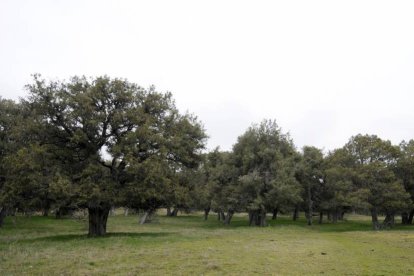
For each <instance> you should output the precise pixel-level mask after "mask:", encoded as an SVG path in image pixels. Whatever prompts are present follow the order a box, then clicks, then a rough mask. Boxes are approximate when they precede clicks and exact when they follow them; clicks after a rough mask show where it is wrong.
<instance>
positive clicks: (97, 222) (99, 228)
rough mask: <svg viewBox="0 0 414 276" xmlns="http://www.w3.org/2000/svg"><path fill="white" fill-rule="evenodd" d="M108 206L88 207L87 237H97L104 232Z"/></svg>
mask: <svg viewBox="0 0 414 276" xmlns="http://www.w3.org/2000/svg"><path fill="white" fill-rule="evenodd" d="M109 210H110V207H109V206H99V207H89V208H88V213H89V234H88V235H89V237H99V236H104V235H105V234H106V222H107V221H108V215H109Z"/></svg>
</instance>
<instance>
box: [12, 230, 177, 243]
mask: <svg viewBox="0 0 414 276" xmlns="http://www.w3.org/2000/svg"><path fill="white" fill-rule="evenodd" d="M172 234H175V233H173V232H141V233H136V232H114V233H107V234H106V235H105V236H101V237H89V236H88V235H87V234H66V235H53V236H46V237H38V238H32V239H24V240H20V242H23V243H33V242H68V241H80V240H90V241H93V240H98V239H109V238H114V237H121V238H122V237H123V238H125V237H126V238H135V239H139V238H146V237H148V238H160V237H167V236H170V235H172Z"/></svg>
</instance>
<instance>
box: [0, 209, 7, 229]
mask: <svg viewBox="0 0 414 276" xmlns="http://www.w3.org/2000/svg"><path fill="white" fill-rule="evenodd" d="M6 215H7V210H6V207H0V227H2V226H3V223H4V218H5V217H6Z"/></svg>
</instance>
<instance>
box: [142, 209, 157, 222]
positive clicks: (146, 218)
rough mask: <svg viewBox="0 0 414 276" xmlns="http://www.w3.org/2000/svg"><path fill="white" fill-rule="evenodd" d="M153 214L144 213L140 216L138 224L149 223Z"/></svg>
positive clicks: (148, 211) (151, 211) (151, 212)
mask: <svg viewBox="0 0 414 276" xmlns="http://www.w3.org/2000/svg"><path fill="white" fill-rule="evenodd" d="M153 213H154V211H153V210H146V211H145V212H144V214H143V215H142V216H141V218H140V219H139V224H140V225H142V224H145V223H149V222H150V221H151V216H152V214H153Z"/></svg>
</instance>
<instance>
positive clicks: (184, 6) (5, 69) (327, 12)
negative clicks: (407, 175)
mask: <svg viewBox="0 0 414 276" xmlns="http://www.w3.org/2000/svg"><path fill="white" fill-rule="evenodd" d="M33 73H41V74H42V75H43V76H44V77H46V78H66V79H67V78H68V77H70V76H73V75H82V74H85V75H88V76H99V75H103V74H108V75H109V76H112V77H124V78H128V80H130V81H132V82H136V83H138V84H140V85H141V86H144V87H149V86H150V85H151V84H154V85H155V86H156V87H157V89H158V90H159V91H171V92H172V93H173V95H174V98H175V99H176V102H177V105H178V107H179V108H180V110H182V111H183V112H184V111H186V110H189V111H190V112H192V113H194V114H196V115H198V117H199V119H200V120H201V121H202V122H203V123H204V126H205V128H206V130H207V133H208V134H209V135H210V139H209V142H208V148H213V147H215V146H217V145H219V146H220V147H221V148H222V149H225V150H228V149H230V148H231V146H232V145H233V144H234V143H235V142H236V139H237V137H238V136H239V135H241V134H242V133H243V132H244V131H245V130H246V128H247V127H248V126H249V125H251V123H254V122H260V121H261V120H262V119H264V118H269V119H276V120H277V122H278V124H279V125H280V126H281V127H282V129H283V130H284V131H289V132H290V133H291V135H292V138H293V139H294V142H295V144H296V145H297V147H298V148H301V147H302V146H303V145H314V146H317V147H320V148H324V149H325V150H329V149H333V148H336V147H340V146H342V145H343V144H345V143H346V141H347V140H348V138H349V137H350V136H352V135H355V134H357V133H363V134H365V133H369V134H377V135H379V136H380V137H382V138H384V139H390V140H391V141H392V142H394V143H399V142H400V141H401V140H403V139H405V140H408V139H411V138H414V108H413V103H414V101H413V100H414V1H378V0H374V1H360V0H359V1H349V0H348V1H332V0H330V1H308V0H307V1H241V0H236V1H225V0H221V1H212V0H209V1H196V0H189V1H177V0H175V1H169V0H166V1H73V0H71V1H59V0H53V1H40V0H39V1H16V0H1V1H0V76H1V77H0V95H1V96H2V97H3V98H13V99H17V98H18V97H19V96H25V91H24V90H23V86H24V84H26V83H28V82H30V79H31V78H30V75H31V74H33Z"/></svg>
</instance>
